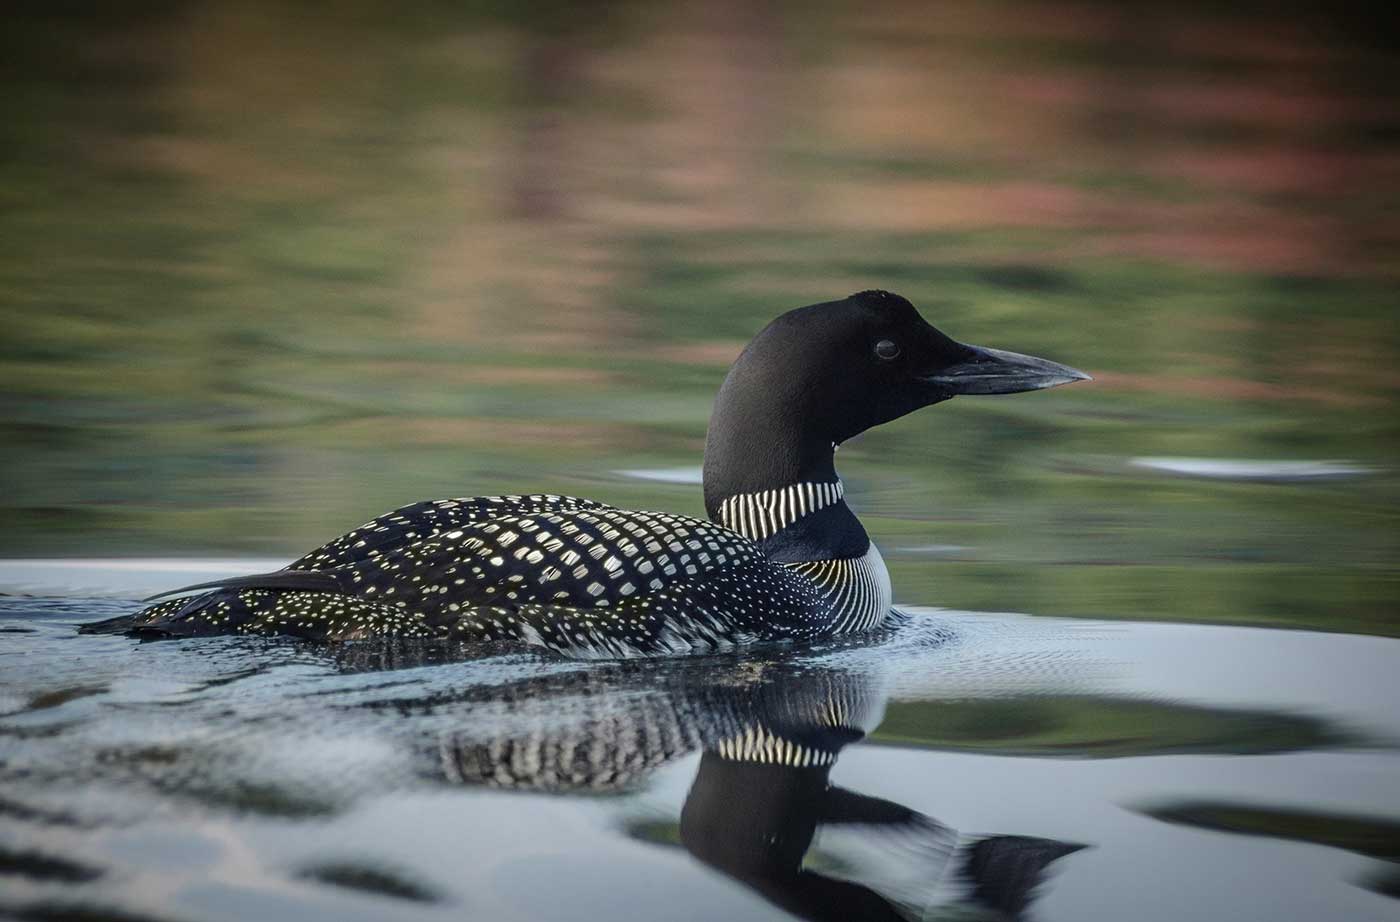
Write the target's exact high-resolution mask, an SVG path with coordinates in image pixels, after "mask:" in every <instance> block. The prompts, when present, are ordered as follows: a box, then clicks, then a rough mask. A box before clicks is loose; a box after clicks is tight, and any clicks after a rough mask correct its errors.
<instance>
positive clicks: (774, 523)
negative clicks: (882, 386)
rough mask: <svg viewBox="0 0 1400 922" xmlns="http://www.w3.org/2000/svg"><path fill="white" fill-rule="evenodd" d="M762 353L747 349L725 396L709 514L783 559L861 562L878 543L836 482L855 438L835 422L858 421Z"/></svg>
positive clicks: (710, 465)
mask: <svg viewBox="0 0 1400 922" xmlns="http://www.w3.org/2000/svg"><path fill="white" fill-rule="evenodd" d="M760 338H761V337H760ZM755 342H757V340H756V341H755ZM755 348H756V347H755V345H754V343H750V344H749V346H748V348H746V349H745V350H744V354H743V355H741V356H740V357H739V359H738V361H736V362H735V363H734V366H733V367H732V368H730V370H729V374H728V375H726V376H725V379H724V383H723V384H722V385H721V386H720V389H719V395H718V396H717V397H716V399H715V408H714V412H713V414H711V416H710V427H709V431H708V432H707V433H706V435H705V474H704V484H705V512H706V513H707V514H708V515H709V517H710V520H711V521H714V522H719V523H720V524H722V525H724V526H725V527H727V528H731V529H733V530H735V531H737V532H739V533H741V534H743V535H745V536H746V537H748V538H750V539H752V540H754V541H756V542H758V543H759V545H760V546H761V547H762V549H763V550H764V552H765V553H767V554H768V556H769V557H771V558H773V559H774V560H778V561H783V562H802V561H811V560H836V559H842V558H851V557H860V556H861V555H863V554H864V553H865V552H866V551H867V550H869V548H870V538H869V536H867V535H866V533H865V529H864V528H862V527H861V524H860V522H859V520H857V519H856V517H855V514H854V513H852V512H851V510H850V509H849V508H848V507H847V506H846V502H845V500H844V498H843V496H844V493H845V490H844V488H843V487H842V486H841V479H840V478H839V477H837V476H836V463H835V455H836V443H837V442H838V441H840V440H841V439H844V438H846V437H848V436H850V435H852V434H854V433H850V432H844V431H841V430H840V429H839V428H835V427H834V418H839V417H842V416H844V415H848V414H842V413H839V412H836V411H837V410H838V409H839V408H834V407H831V406H825V405H822V401H821V400H820V398H819V397H818V396H817V394H816V389H815V388H813V387H812V386H810V382H807V381H804V380H803V378H802V376H801V375H798V374H793V373H792V372H791V371H790V370H785V369H786V366H785V365H784V364H783V363H781V362H773V361H766V360H765V361H758V360H754V359H753V358H752V357H751V356H750V353H751V352H752V351H753V350H754V349H755Z"/></svg>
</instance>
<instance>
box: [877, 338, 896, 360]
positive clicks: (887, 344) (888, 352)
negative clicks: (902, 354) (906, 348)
mask: <svg viewBox="0 0 1400 922" xmlns="http://www.w3.org/2000/svg"><path fill="white" fill-rule="evenodd" d="M875 354H876V355H878V356H879V357H880V358H882V359H884V360H885V361H887V362H888V361H890V360H891V359H897V358H899V344H898V343H896V342H894V341H892V340H888V339H882V340H880V341H879V342H878V343H876V344H875Z"/></svg>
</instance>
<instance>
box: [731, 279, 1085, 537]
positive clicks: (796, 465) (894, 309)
mask: <svg viewBox="0 0 1400 922" xmlns="http://www.w3.org/2000/svg"><path fill="white" fill-rule="evenodd" d="M1085 380H1089V376H1088V375H1086V374H1085V373H1084V372H1082V371H1077V370H1076V369H1073V368H1070V367H1068V366H1066V365H1060V364H1058V363H1056V362H1051V361H1048V360H1046V359H1041V358H1036V357H1034V356H1029V355H1021V354H1019V353H1015V352H1004V351H1002V350H1000V349H988V348H984V347H981V346H970V345H967V344H965V343H960V342H958V341H956V340H954V339H952V338H950V337H948V336H947V335H945V334H944V333H942V332H940V331H939V330H938V329H936V328H935V327H934V326H932V325H931V324H930V323H928V322H927V321H926V320H924V318H923V317H921V316H920V315H919V312H918V311H917V310H915V308H914V305H912V304H910V303H909V302H908V301H907V300H905V299H904V298H902V297H900V296H899V295H896V294H891V293H889V292H887V291H862V292H860V293H858V294H854V295H851V296H850V297H849V298H846V299H844V300H841V301H829V302H826V303H823V304H813V305H811V306H810V307H801V308H798V309H797V310H793V311H789V312H787V313H786V314H783V315H782V316H781V317H778V318H777V319H776V320H774V321H773V322H772V323H770V324H769V325H768V326H767V327H765V328H764V329H763V331H762V332H760V333H759V334H758V335H757V336H755V337H754V339H753V341H752V342H750V343H749V344H748V346H747V347H746V348H745V349H744V351H743V353H741V354H740V356H739V358H738V359H737V360H736V361H735V362H734V366H733V367H732V368H730V370H729V374H728V376H727V377H726V378H725V379H724V384H723V385H722V386H721V388H720V392H719V397H718V398H717V399H716V401H715V409H714V413H713V415H712V416H711V419H710V430H709V433H708V435H707V438H706V443H705V504H706V506H707V508H708V509H709V511H710V513H711V515H714V514H715V512H716V510H717V509H718V506H719V503H720V502H722V501H723V500H724V499H725V498H726V497H728V496H733V495H736V494H739V493H749V492H756V491H761V490H769V489H774V488H777V487H781V486H784V485H786V484H792V483H800V482H813V481H822V480H830V479H833V478H834V477H835V470H834V468H833V465H832V452H833V450H834V448H835V446H837V445H839V444H840V443H841V442H844V441H845V440H846V439H849V438H851V437H852V436H854V435H858V434H859V433H861V432H864V431H865V430H867V429H870V428H871V427H873V426H878V425H880V424H881V423H887V422H889V421H890V420H893V419H898V418H899V417H901V416H904V415H905V414H907V413H911V412H913V411H914V410H917V409H919V408H920V407H926V406H930V405H932V404H935V403H941V402H942V401H944V400H948V399H950V398H952V397H956V396H959V395H961V394H1014V393H1018V392H1020V391H1033V390H1040V389H1042V388H1047V387H1054V386H1056V385H1058V384H1068V383H1069V382H1071V381H1085Z"/></svg>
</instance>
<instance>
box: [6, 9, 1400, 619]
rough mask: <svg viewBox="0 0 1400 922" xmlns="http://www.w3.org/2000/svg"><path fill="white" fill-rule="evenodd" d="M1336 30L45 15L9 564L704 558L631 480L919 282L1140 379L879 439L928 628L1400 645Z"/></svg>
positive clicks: (1000, 404) (979, 328) (898, 575)
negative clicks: (830, 325) (771, 349)
mask: <svg viewBox="0 0 1400 922" xmlns="http://www.w3.org/2000/svg"><path fill="white" fill-rule="evenodd" d="M1338 9H1339V8H1337V7H1336V6H1335V5H1324V4H1320V3H1319V4H1292V5H1290V4H1283V5H1279V4H1267V5H1266V4H1249V3H1246V4H1244V5H1240V4H1225V3H1192V2H1187V3H1165V2H1163V3H1056V2H968V3H955V4H927V3H920V2H900V0H875V2H862V3H851V2H843V0H825V2H819V3H813V4H796V3H752V2H730V0H722V2H706V3H696V4H681V3H635V4H598V3H557V2H552V0H540V2H533V3H492V2H468V3H447V2H441V3H416V4H403V3H389V2H381V0H360V2H350V3H336V4H333V5H322V4H314V3H307V2H270V0H269V2H258V0H207V2H181V0H169V2H159V3H137V4H108V5H99V4H94V3H87V4H84V3H17V4H9V5H7V7H6V13H5V23H4V28H3V30H0V81H2V83H0V91H3V92H0V241H3V245H0V315H2V316H3V323H4V329H5V334H4V337H3V340H0V378H2V379H3V397H2V398H0V400H3V403H2V404H0V428H2V429H3V431H0V441H2V442H3V449H0V451H3V456H2V457H0V463H3V469H4V471H5V480H4V484H5V489H4V491H3V496H2V497H0V518H2V520H0V541H3V546H0V553H4V554H7V555H10V556H45V555H97V556H135V555H146V554H170V553H181V554H203V553H210V552H239V553H253V552H257V553H273V554H287V555H294V554H297V553H299V552H301V551H302V550H305V549H306V548H308V547H310V546H312V545H314V544H317V543H319V542H320V541H322V540H324V539H326V538H328V537H330V536H332V535H334V534H337V533H339V532H341V531H344V530H346V529H348V528H350V527H352V526H354V525H357V524H359V523H360V522H361V521H363V520H365V519H367V518H369V517H370V516H372V515H374V514H377V513H379V512H381V511H383V510H386V509H388V508H391V507H393V506H395V505H399V504H402V503H405V502H409V501H412V500H415V499H420V498H425V497H438V496H453V495H463V494H473V493H494V492H513V491H515V492H518V491H531V490H545V489H548V490H553V491H559V492H569V493H578V494H584V495H588V496H593V497H597V498H600V499H604V500H608V501H612V502H615V503H617V504H619V505H627V506H640V507H652V508H658V507H659V508H667V509H674V510H678V511H683V512H688V513H693V514H703V511H702V504H701V500H700V493H699V489H698V487H697V486H695V485H690V484H684V483H667V482H661V481H647V480H641V479H637V478H635V477H629V476H626V475H624V474H621V473H619V472H620V471H628V470H634V469H639V468H640V469H672V468H698V464H699V461H700V455H701V450H702V446H703V439H704V432H705V424H706V419H707V416H708V412H709V408H710V401H711V399H712V396H713V393H714V391H715V389H716V387H717V386H718V384H719V381H720V380H721V378H722V376H723V374H724V371H725V369H726V367H727V365H728V363H729V362H730V361H731V360H732V358H733V357H734V355H736V354H737V351H738V349H739V348H740V346H741V345H742V344H743V342H744V341H745V340H746V339H747V338H748V337H749V336H751V335H752V334H753V333H754V332H755V331H757V330H758V329H759V328H760V327H761V326H762V325H763V324H764V323H765V322H767V320H768V319H770V318H771V317H772V316H774V315H776V314H777V313H780V312H781V311H783V310H786V309H788V308H790V307H795V306H799V305H802V304H805V303H810V302H813V301H819V300H827V299H830V298H834V297H842V296H844V295H846V294H849V293H850V292H852V291H856V290H859V289H863V288H870V287H882V288H888V289H891V290H893V291H897V292H899V293H901V294H903V295H905V296H907V297H909V298H910V299H911V300H913V301H914V302H915V304H916V305H918V306H919V307H920V308H921V309H922V310H923V312H924V314H925V316H926V317H928V318H929V319H930V320H931V321H933V322H934V323H935V324H937V325H939V326H940V327H942V328H943V329H945V330H946V331H948V332H949V333H951V334H952V335H954V336H956V337H958V338H960V339H964V340H966V341H969V342H975V343H982V344H986V345H992V346H999V347H1005V348H1011V349H1015V350H1018V351H1026V352H1033V353H1037V354H1043V355H1046V356H1049V357H1052V358H1055V359H1059V360H1061V361H1065V362H1068V363H1070V364H1073V365H1075V366H1078V367H1081V368H1084V369H1087V370H1089V371H1091V372H1093V373H1094V374H1095V375H1096V377H1097V379H1098V380H1097V381H1096V382H1095V383H1093V384H1090V385H1077V386H1075V387H1072V388H1064V389H1061V390H1057V391H1054V392H1050V393H1044V394H1036V395H1027V396H1022V397H1017V398H1005V399H984V400H974V399H966V400H960V401H953V402H952V403H950V404H946V405H943V406H940V407H938V408H936V409H934V410H930V411H926V412H924V413H921V414H916V415H915V416H912V417H909V418H906V419H905V420H902V421H900V422H897V423H895V424H892V425H890V426H887V427H884V428H882V429H880V430H877V431H875V432H872V433H869V434H867V435H866V436H864V437H863V438H861V439H859V440H856V441H853V442H851V443H849V444H848V445H846V446H845V447H843V449H842V452H841V455H840V458H839V461H840V464H841V470H842V473H843V476H844V477H845V478H846V480H847V482H848V485H849V487H850V494H851V500H852V504H853V505H854V506H855V507H856V509H857V510H858V511H859V512H860V513H861V514H862V516H863V518H864V519H865V521H866V523H867V525H868V527H869V529H870V531H871V533H872V535H873V536H874V537H875V539H876V541H877V542H878V543H879V544H880V545H881V547H882V548H883V549H884V551H885V554H886V557H887V559H888V560H889V561H890V564H891V570H892V573H893V576H894V579H895V584H896V597H897V599H898V600H900V601H902V602H907V603H925V604H940V605H948V606H960V607H969V608H979V609H1013V610H1021V611H1031V612H1035V613H1040V614H1057V615H1076V616H1095V617H1115V618H1154V619H1172V620H1202V621H1222V622H1239V623H1265V624H1276V625H1285V626H1299V627H1310V628H1323V629H1329V630H1342V631H1361V632H1370V633H1383V634H1391V635H1400V605H1397V603H1398V602H1400V576H1398V575H1397V573H1398V572H1400V571H1397V567H1396V564H1397V562H1400V528H1397V525H1400V522H1397V518H1400V516H1397V510H1400V505H1398V504H1397V499H1398V498H1400V479H1397V476H1396V473H1395V471H1394V469H1393V468H1394V459H1395V457H1396V449H1397V446H1400V430H1398V429H1397V422H1398V421H1397V415H1396V413H1395V411H1394V406H1395V398H1396V396H1397V390H1400V373H1397V370H1396V359H1397V355H1400V325H1397V322H1396V319H1395V312H1396V307H1397V290H1398V289H1397V285H1396V280H1397V277H1400V208H1397V206H1400V106H1397V97H1398V96H1400V80H1397V74H1398V73H1400V70H1398V69H1397V67H1396V64H1397V55H1396V51H1395V49H1396V43H1395V42H1394V40H1393V39H1394V31H1393V30H1392V29H1390V28H1389V26H1390V23H1385V22H1377V21H1374V20H1369V19H1367V18H1365V13H1364V11H1365V10H1366V9H1367V7H1365V6H1361V5H1355V6H1353V7H1349V8H1347V7H1344V8H1341V11H1340V12H1339V11H1338ZM1142 457H1169V458H1206V459H1217V460H1231V461H1250V462H1256V461H1269V462H1277V461H1319V460H1341V461H1346V462H1349V463H1350V464H1352V465H1355V466H1357V467H1358V468H1361V469H1363V470H1361V471H1359V472H1357V473H1354V474H1353V475H1350V476H1338V477H1335V478H1323V479H1317V480H1307V481H1296V482H1294V481H1285V482H1279V481H1278V480H1277V479H1268V480H1262V481H1261V480H1258V479H1251V477H1243V478H1241V477H1238V476H1226V477H1217V478H1199V477H1184V476H1174V475H1172V474H1170V473H1165V472H1161V471H1156V470H1153V469H1150V468H1146V467H1143V466H1141V465H1137V464H1135V463H1134V459H1137V458H1142ZM1251 476H1254V475H1251Z"/></svg>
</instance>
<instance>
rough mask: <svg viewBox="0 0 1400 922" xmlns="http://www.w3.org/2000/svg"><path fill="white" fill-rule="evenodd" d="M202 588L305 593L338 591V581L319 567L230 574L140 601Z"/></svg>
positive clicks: (186, 592) (151, 600)
mask: <svg viewBox="0 0 1400 922" xmlns="http://www.w3.org/2000/svg"><path fill="white" fill-rule="evenodd" d="M204 589H304V590H306V591H308V592H338V591H339V590H340V584H339V583H338V582H337V581H336V578H335V576H334V574H331V573H326V572H323V571H320V570H273V571H272V572H271V573H254V574H253V575H251V576H230V577H227V578H225V579H213V580H210V581H209V582H207V583H195V584H194V585H192V586H182V587H180V588H179V589H167V590H165V591H164V592H157V593H156V594H155V595H153V596H148V597H146V598H144V599H142V600H141V601H143V602H154V601H155V600H156V599H163V598H165V597H166V596H168V595H189V594H190V593H192V592H197V591H199V590H204Z"/></svg>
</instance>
